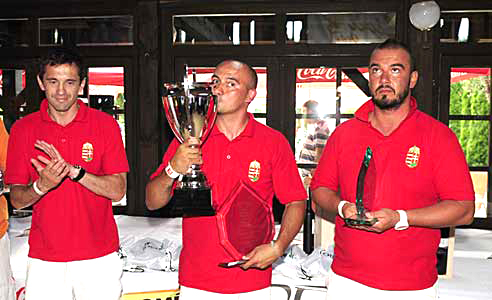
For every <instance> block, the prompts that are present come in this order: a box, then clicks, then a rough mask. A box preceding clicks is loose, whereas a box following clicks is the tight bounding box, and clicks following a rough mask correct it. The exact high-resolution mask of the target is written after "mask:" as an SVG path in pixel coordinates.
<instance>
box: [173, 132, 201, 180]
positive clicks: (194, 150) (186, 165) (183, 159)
mask: <svg viewBox="0 0 492 300" xmlns="http://www.w3.org/2000/svg"><path fill="white" fill-rule="evenodd" d="M199 145H200V140H199V139H198V138H193V137H190V138H189V139H188V140H186V141H185V142H184V143H182V144H181V145H179V147H178V149H177V150H176V153H175V154H174V156H173V158H172V159H171V161H170V164H171V167H172V168H173V170H174V171H176V172H178V173H180V174H186V173H187V172H188V170H189V169H190V167H191V165H193V164H196V165H201V164H202V163H203V160H202V151H201V149H200V146H199Z"/></svg>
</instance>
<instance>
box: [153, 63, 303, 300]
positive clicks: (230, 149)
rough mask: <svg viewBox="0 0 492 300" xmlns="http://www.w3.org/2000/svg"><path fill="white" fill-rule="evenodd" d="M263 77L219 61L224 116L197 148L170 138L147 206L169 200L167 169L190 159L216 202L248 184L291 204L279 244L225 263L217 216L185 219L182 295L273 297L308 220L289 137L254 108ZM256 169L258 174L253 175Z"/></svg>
mask: <svg viewBox="0 0 492 300" xmlns="http://www.w3.org/2000/svg"><path fill="white" fill-rule="evenodd" d="M257 80H258V79H257V76H256V72H255V71H254V70H253V69H252V68H251V67H250V66H248V65H246V64H244V63H242V62H239V61H224V62H222V63H220V64H219V65H218V66H217V68H216V70H215V72H214V75H213V77H212V81H213V84H214V87H213V92H214V94H215V95H216V96H217V102H218V115H217V120H216V123H215V125H214V127H213V129H212V131H211V133H210V135H209V136H208V138H207V140H206V142H205V143H204V144H203V146H202V148H201V150H200V149H197V148H192V147H190V145H191V144H193V143H195V142H196V141H191V142H190V141H186V142H185V143H183V144H181V145H179V143H178V142H177V141H176V140H174V141H173V142H172V143H171V145H170V146H169V148H168V149H167V151H166V153H165V154H164V157H163V160H162V164H161V165H160V166H159V168H158V169H157V170H156V172H155V173H154V174H153V175H152V179H151V181H150V182H149V183H148V185H147V190H146V192H147V193H146V203H147V207H148V208H149V209H152V210H153V209H158V208H161V207H163V206H165V205H166V204H167V203H168V202H169V200H170V195H171V191H172V188H173V182H174V179H173V178H171V176H169V175H167V173H166V172H163V171H164V169H165V168H166V167H167V168H168V169H169V168H171V170H173V171H172V172H171V173H173V172H177V173H181V174H184V173H186V171H187V170H188V168H189V167H190V166H191V164H193V163H196V164H203V165H202V170H203V172H204V173H205V174H206V176H207V179H208V181H209V182H210V185H211V187H212V199H213V202H214V207H217V206H219V205H220V204H222V203H223V202H224V201H226V199H227V196H228V195H229V194H231V192H232V190H233V188H234V187H235V186H236V185H237V184H238V183H239V182H241V181H243V182H247V183H248V185H249V186H250V187H252V188H253V189H254V190H255V191H256V192H257V193H258V194H259V195H260V196H261V197H262V198H263V199H266V200H267V201H268V205H270V207H271V205H272V198H273V196H274V195H275V196H276V197H277V199H279V200H280V202H282V203H284V204H286V208H285V212H284V216H283V220H282V226H281V229H280V233H279V235H278V238H277V240H276V241H275V242H274V243H272V244H264V245H260V246H258V247H256V248H255V249H254V250H253V251H251V252H250V253H248V254H247V255H246V259H247V262H246V263H244V264H243V265H242V266H241V268H239V267H235V268H229V269H226V268H221V267H219V266H218V264H219V263H221V262H224V261H230V260H231V257H230V256H229V255H228V254H227V252H226V250H225V249H224V248H223V247H222V246H221V244H220V241H219V234H218V230H217V220H216V217H215V216H211V217H185V218H183V249H182V252H181V257H180V265H179V283H180V285H181V295H180V299H183V300H190V299H192V300H195V299H241V300H245V299H255V300H258V299H270V285H271V276H272V269H271V264H272V263H273V262H274V261H275V260H276V259H277V258H278V257H279V256H281V255H282V254H283V253H284V250H285V249H286V248H287V246H288V245H289V244H290V242H291V241H292V239H293V238H294V236H295V235H296V234H297V232H298V231H299V229H300V227H301V225H302V222H303V220H304V212H305V199H306V198H307V195H306V191H305V189H304V187H303V185H302V182H301V180H300V177H299V173H298V170H297V167H296V163H295V159H294V154H293V153H292V150H291V148H290V146H289V144H288V142H287V140H286V139H285V137H284V136H283V135H282V134H281V133H280V132H278V131H276V130H273V129H271V128H269V127H267V126H265V125H263V124H261V123H259V122H257V121H256V120H254V118H253V116H252V115H251V114H249V113H248V112H247V108H248V105H249V103H250V102H251V101H252V100H253V99H254V97H255V96H256V84H257ZM202 157H203V160H202ZM252 166H253V167H254V168H255V170H256V171H257V173H256V174H255V176H249V170H250V168H251V167H252ZM251 222H252V223H254V222H255V220H251Z"/></svg>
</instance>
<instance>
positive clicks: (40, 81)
mask: <svg viewBox="0 0 492 300" xmlns="http://www.w3.org/2000/svg"><path fill="white" fill-rule="evenodd" d="M36 78H37V79H38V85H39V88H40V89H41V90H42V91H46V88H45V87H44V83H43V81H42V80H41V78H39V74H38V75H37V76H36Z"/></svg>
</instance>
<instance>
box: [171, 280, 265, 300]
mask: <svg viewBox="0 0 492 300" xmlns="http://www.w3.org/2000/svg"><path fill="white" fill-rule="evenodd" d="M224 284H227V283H224ZM197 299H200V300H270V299H271V297H270V287H267V288H264V289H261V290H257V291H252V292H247V293H239V294H220V293H213V292H208V291H204V290H199V289H194V288H189V287H185V286H181V288H180V291H179V300H197Z"/></svg>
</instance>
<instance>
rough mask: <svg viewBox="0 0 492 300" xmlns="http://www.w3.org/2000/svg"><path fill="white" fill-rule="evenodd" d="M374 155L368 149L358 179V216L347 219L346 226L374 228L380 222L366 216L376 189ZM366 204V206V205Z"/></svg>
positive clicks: (356, 202)
mask: <svg viewBox="0 0 492 300" xmlns="http://www.w3.org/2000/svg"><path fill="white" fill-rule="evenodd" d="M372 157H373V153H372V150H371V148H370V147H367V149H366V153H365V154H364V159H363V160H362V165H361V166H360V171H359V176H358V177H357V191H356V194H355V196H356V199H355V207H356V209H357V215H356V218H355V219H352V218H345V219H344V221H345V224H346V225H349V226H360V225H363V226H372V225H373V224H374V223H376V222H377V221H378V220H377V219H376V218H373V219H368V218H367V217H366V216H365V213H366V208H365V206H364V205H367V203H368V202H370V203H371V204H372V202H373V201H374V194H375V189H376V182H375V180H376V168H375V166H374V161H373V160H372ZM364 203H365V204H364Z"/></svg>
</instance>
